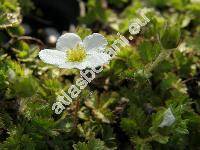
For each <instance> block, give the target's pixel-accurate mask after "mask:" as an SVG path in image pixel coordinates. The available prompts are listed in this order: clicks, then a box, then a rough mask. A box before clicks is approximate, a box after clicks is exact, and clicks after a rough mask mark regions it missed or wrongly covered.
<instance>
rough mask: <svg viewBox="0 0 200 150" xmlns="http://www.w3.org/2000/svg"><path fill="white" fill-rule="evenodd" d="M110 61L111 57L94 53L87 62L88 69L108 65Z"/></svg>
mask: <svg viewBox="0 0 200 150" xmlns="http://www.w3.org/2000/svg"><path fill="white" fill-rule="evenodd" d="M109 60H110V56H109V55H108V54H105V53H97V52H93V53H91V54H90V55H89V56H88V57H87V59H86V60H85V62H86V63H87V67H88V68H95V67H98V66H102V65H104V64H108V63H109Z"/></svg>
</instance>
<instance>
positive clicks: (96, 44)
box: [83, 33, 108, 52]
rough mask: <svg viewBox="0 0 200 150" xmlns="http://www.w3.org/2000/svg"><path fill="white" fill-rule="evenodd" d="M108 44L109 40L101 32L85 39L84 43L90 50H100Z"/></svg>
mask: <svg viewBox="0 0 200 150" xmlns="http://www.w3.org/2000/svg"><path fill="white" fill-rule="evenodd" d="M107 44H108V42H107V40H106V39H105V37H104V36H103V35H101V34H99V33H93V34H92V35H89V36H87V37H85V39H84V40H83V45H84V46H85V48H86V50H88V51H97V52H98V51H99V50H101V49H104V48H105V47H106V45H107Z"/></svg>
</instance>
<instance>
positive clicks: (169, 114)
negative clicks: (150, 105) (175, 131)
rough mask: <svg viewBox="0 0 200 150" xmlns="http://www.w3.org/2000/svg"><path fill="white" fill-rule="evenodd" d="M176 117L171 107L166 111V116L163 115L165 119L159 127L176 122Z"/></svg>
mask: <svg viewBox="0 0 200 150" xmlns="http://www.w3.org/2000/svg"><path fill="white" fill-rule="evenodd" d="M175 120H176V119H175V117H174V115H173V113H172V111H171V108H168V109H167V110H166V111H165V112H164V117H163V121H162V122H161V124H160V125H159V127H161V128H162V127H166V126H167V127H169V126H171V125H172V124H173V123H174V122H175Z"/></svg>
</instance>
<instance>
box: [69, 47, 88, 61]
mask: <svg viewBox="0 0 200 150" xmlns="http://www.w3.org/2000/svg"><path fill="white" fill-rule="evenodd" d="M85 58H86V51H85V49H84V48H83V47H81V46H80V45H78V46H77V47H76V48H75V49H70V50H68V51H67V61H69V62H81V61H82V60H83V59H85Z"/></svg>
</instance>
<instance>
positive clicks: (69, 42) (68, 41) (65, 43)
mask: <svg viewBox="0 0 200 150" xmlns="http://www.w3.org/2000/svg"><path fill="white" fill-rule="evenodd" d="M79 43H82V41H81V38H80V37H79V36H78V35H77V34H74V33H65V34H63V35H62V36H61V37H59V38H58V41H57V43H56V49H57V50H60V51H66V50H68V49H73V48H75V47H76V46H77V44H79Z"/></svg>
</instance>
